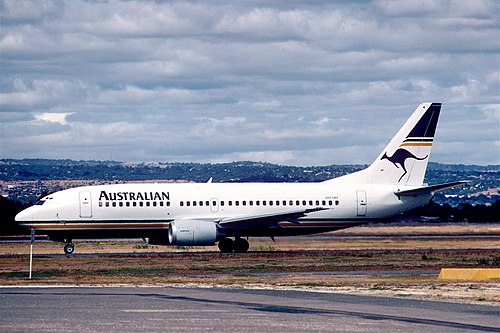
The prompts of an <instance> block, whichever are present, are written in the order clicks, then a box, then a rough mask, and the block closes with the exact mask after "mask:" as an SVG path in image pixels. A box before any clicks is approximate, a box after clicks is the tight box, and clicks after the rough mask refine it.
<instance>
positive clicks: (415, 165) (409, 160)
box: [330, 103, 441, 186]
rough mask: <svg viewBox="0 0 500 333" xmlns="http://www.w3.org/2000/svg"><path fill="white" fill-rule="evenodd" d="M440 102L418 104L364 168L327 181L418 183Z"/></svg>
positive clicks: (422, 179) (430, 146) (427, 158)
mask: <svg viewBox="0 0 500 333" xmlns="http://www.w3.org/2000/svg"><path fill="white" fill-rule="evenodd" d="M440 111H441V103H422V104H420V105H419V106H418V108H417V109H416V110H415V112H413V114H412V115H411V117H410V118H409V119H408V120H407V121H406V123H405V124H404V125H403V127H401V129H400V130H399V132H398V133H397V134H396V135H395V136H394V138H392V140H391V141H390V142H389V144H388V145H387V147H385V149H384V150H383V151H382V153H381V154H380V155H379V156H378V157H377V159H376V160H375V161H374V162H373V163H372V164H371V165H370V166H369V167H368V168H366V169H365V170H361V171H359V172H355V173H353V174H350V175H346V176H343V177H339V178H336V179H332V180H330V182H339V183H344V182H358V183H370V184H401V185H417V186H418V185H422V184H423V181H424V176H425V171H426V169H427V163H428V162H429V155H430V153H431V148H432V142H433V139H434V134H435V132H436V127H437V123H438V118H439V112H440Z"/></svg>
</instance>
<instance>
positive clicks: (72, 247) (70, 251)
mask: <svg viewBox="0 0 500 333" xmlns="http://www.w3.org/2000/svg"><path fill="white" fill-rule="evenodd" d="M73 252H75V245H74V244H73V243H72V242H71V240H68V241H67V243H66V245H65V246H64V253H66V254H73Z"/></svg>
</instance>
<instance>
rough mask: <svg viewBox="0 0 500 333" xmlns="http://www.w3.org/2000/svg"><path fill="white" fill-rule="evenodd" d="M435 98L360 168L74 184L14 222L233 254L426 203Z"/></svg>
mask: <svg viewBox="0 0 500 333" xmlns="http://www.w3.org/2000/svg"><path fill="white" fill-rule="evenodd" d="M440 111H441V103H422V104H420V105H419V106H418V107H417V109H416V110H415V111H414V112H413V114H412V115H411V116H410V118H409V119H408V120H407V121H406V123H405V124H404V125H403V126H402V127H401V129H400V130H399V131H398V132H397V134H396V135H395V136H394V137H393V138H392V140H391V141H390V142H389V144H388V145H387V146H386V147H385V148H384V150H383V151H382V152H381V153H380V155H379V156H378V157H377V158H376V159H375V161H374V162H373V163H372V164H371V165H370V166H368V167H367V168H366V169H363V170H361V171H357V172H354V173H351V174H347V175H344V176H341V177H337V178H333V179H329V180H326V181H323V182H316V183H213V182H212V181H211V179H210V181H209V182H207V183H172V184H164V183H163V184H140V183H137V184H111V185H97V186H83V187H76V188H71V189H66V190H63V191H59V192H55V193H52V194H49V195H47V196H45V197H43V198H42V199H41V200H39V201H38V202H37V203H36V204H35V205H33V206H31V207H29V208H27V209H25V210H23V211H21V212H20V213H19V214H17V215H16V217H15V220H16V221H17V222H19V224H20V225H22V226H24V227H26V228H29V229H32V230H35V231H36V232H41V233H44V234H47V235H48V236H49V239H50V240H53V241H60V242H65V243H66V245H65V246H64V252H65V253H66V254H72V253H73V252H74V250H75V246H74V244H73V243H72V240H73V239H78V238H80V239H82V238H84V239H88V238H91V239H98V238H142V239H144V240H145V241H146V242H147V243H149V244H154V245H180V246H182V245H183V246H209V245H215V244H216V243H217V244H218V248H219V250H220V251H221V252H223V253H229V252H236V253H243V252H247V251H248V249H249V242H248V238H249V237H270V238H271V239H272V240H273V241H274V238H275V237H278V236H294V235H306V234H315V233H322V232H327V231H334V230H339V229H344V228H349V227H353V226H357V225H360V224H364V223H368V222H373V221H390V219H391V218H393V217H395V216H397V215H399V214H402V213H404V212H406V211H408V210H411V209H414V208H417V207H420V206H424V205H426V204H428V203H429V202H430V200H431V199H432V197H433V195H434V193H435V192H436V191H440V190H444V189H447V188H450V187H454V186H457V185H460V184H463V183H465V182H464V181H455V182H451V183H446V184H439V185H432V186H428V185H427V184H424V183H423V181H424V176H425V172H426V168H427V164H428V161H429V155H430V151H431V147H432V143H433V139H434V134H435V131H436V127H437V123H438V118H439V113H440Z"/></svg>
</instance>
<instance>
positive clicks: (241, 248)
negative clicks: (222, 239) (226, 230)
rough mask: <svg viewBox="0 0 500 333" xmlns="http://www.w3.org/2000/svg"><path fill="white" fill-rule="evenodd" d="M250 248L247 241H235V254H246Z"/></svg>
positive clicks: (241, 239) (238, 239)
mask: <svg viewBox="0 0 500 333" xmlns="http://www.w3.org/2000/svg"><path fill="white" fill-rule="evenodd" d="M249 248H250V244H249V243H248V241H247V240H246V239H243V238H236V239H235V240H234V252H237V253H245V252H247V251H248V249H249Z"/></svg>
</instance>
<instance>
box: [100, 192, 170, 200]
mask: <svg viewBox="0 0 500 333" xmlns="http://www.w3.org/2000/svg"><path fill="white" fill-rule="evenodd" d="M102 200H106V201H122V200H123V201H159V200H170V192H106V191H101V194H100V195H99V201H102Z"/></svg>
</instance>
